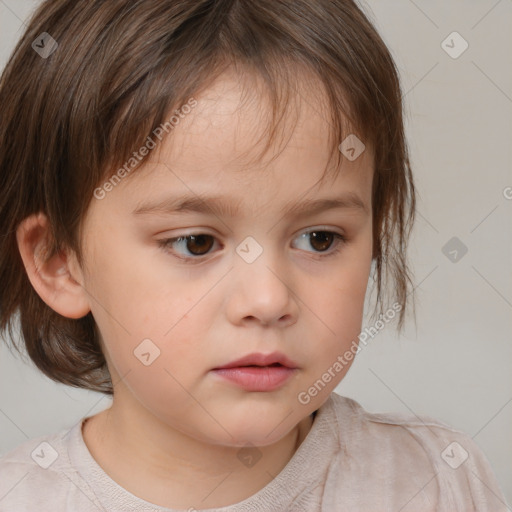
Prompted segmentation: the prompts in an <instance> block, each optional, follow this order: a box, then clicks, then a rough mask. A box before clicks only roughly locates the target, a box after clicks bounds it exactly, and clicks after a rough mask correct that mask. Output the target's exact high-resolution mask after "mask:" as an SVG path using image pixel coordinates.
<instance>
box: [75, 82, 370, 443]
mask: <svg viewBox="0 0 512 512" xmlns="http://www.w3.org/2000/svg"><path fill="white" fill-rule="evenodd" d="M319 90H320V89H316V90H312V89H308V90H304V91H303V92H302V93H301V94H302V99H301V101H300V116H299V118H298V119H297V124H296V125H295V126H294V124H293V122H292V123H290V122H287V132H286V134H285V135H286V137H289V136H291V138H290V139H289V141H288V144H287V145H286V148H285V149H284V151H283V152H282V153H281V154H279V156H278V157H277V158H276V159H275V160H274V161H273V162H269V155H273V154H274V153H273V152H271V153H269V154H268V155H266V156H265V159H264V161H260V162H259V163H258V164H257V165H255V164H254V161H252V163H248V162H249V160H254V155H255V153H254V152H251V148H252V145H253V144H254V143H255V141H256V140H257V139H258V138H259V137H260V136H261V134H262V131H261V130H263V129H265V127H266V126H267V123H266V119H262V117H260V114H261V113H262V112H267V110H266V106H265V105H264V104H263V103H259V101H261V100H257V99H255V98H257V97H256V96H254V97H253V98H252V99H254V101H244V103H243V105H241V104H240V101H241V99H242V89H241V87H240V85H239V82H238V80H237V79H236V78H235V77H233V76H231V75H224V76H223V77H222V79H220V80H218V81H217V82H216V83H215V84H214V86H212V87H211V88H210V89H209V90H208V91H207V92H206V93H204V94H202V95H201V96H198V97H197V98H196V99H197V105H196V106H195V108H193V109H192V112H190V113H189V114H187V115H185V114H183V113H182V116H183V118H180V121H179V124H178V125H177V126H176V127H175V128H174V129H173V131H172V138H170V139H167V140H166V139H164V141H163V142H161V143H159V146H158V148H156V149H154V150H153V153H152V154H151V155H150V161H149V163H148V164H147V165H146V166H145V167H144V168H141V169H137V171H134V173H133V174H132V175H129V176H127V177H126V178H124V179H122V180H121V182H120V183H119V184H117V185H116V186H115V187H112V190H111V191H109V192H108V193H106V194H105V197H104V198H103V199H93V200H92V203H91V206H90V209H89V211H88V215H87V217H86V219H85V229H84V233H85V234H84V237H85V239H84V247H85V253H84V256H85V261H86V268H87V269H88V271H85V270H84V271H82V274H81V276H82V284H83V286H84V288H85V290H86V291H87V295H88V297H89V300H90V308H91V311H92V314H93V316H94V318H95V320H96V322H97V325H98V328H99V331H100V333H101V337H102V340H103V344H104V350H105V352H106V357H107V361H108V364H109V369H110V372H111V374H112V379H113V382H114V386H115V388H114V389H115V391H114V393H115V398H114V404H113V408H112V409H113V410H117V411H120V412H122V416H123V418H125V419H126V420H128V421H129V419H130V418H141V417H143V416H144V417H146V418H148V417H149V418H153V419H155V418H156V419H157V420H158V422H159V424H160V422H162V423H161V424H163V425H164V426H165V427H169V428H171V429H174V430H177V431H179V432H181V433H182V434H186V435H188V436H192V437H194V438H195V439H199V440H202V441H206V442H209V443H214V444H220V445H230V446H243V445H245V444H246V443H251V444H253V445H259V446H266V445H269V444H271V443H274V442H276V441H278V440H279V439H281V438H282V437H283V436H284V435H286V434H287V433H289V432H290V431H291V430H292V429H293V428H294V427H295V426H296V425H297V424H298V423H299V422H300V421H301V420H303V419H304V418H306V417H307V416H308V415H310V414H311V413H312V412H313V411H314V410H315V409H317V408H318V407H320V406H321V405H322V404H323V403H324V402H325V400H326V399H327V398H328V395H329V393H330V392H331V391H332V390H333V389H334V388H335V387H336V385H337V384H338V383H339V382H340V381H341V379H342V378H343V376H344V375H345V373H346V371H347V370H348V367H349V364H350V363H348V364H345V365H344V366H343V365H341V366H342V368H340V363H338V365H336V364H335V363H336V361H338V357H339V356H343V354H344V353H345V352H346V351H347V350H348V349H349V348H350V347H351V346H352V347H353V346H354V345H353V343H354V341H357V336H358V334H359V333H360V331H361V324H362V315H363V306H364V298H365V293H366V289H367V284H368V277H369V273H370V268H371V257H372V212H371V188H372V177H373V156H372V155H371V152H370V150H369V148H368V147H367V149H366V150H365V151H364V152H363V153H362V154H361V155H360V156H359V157H358V158H357V159H355V160H353V161H350V160H349V159H348V158H344V159H343V164H342V167H341V168H340V170H339V172H338V173H337V176H336V177H335V178H334V179H329V180H327V181H325V182H323V183H321V184H320V183H319V180H320V177H321V175H322V174H323V170H324V167H325V165H326V163H327V160H328V156H329V147H328V145H327V144H328V134H329V128H330V127H329V124H328V122H327V121H326V119H329V117H328V116H327V115H322V113H321V112H320V103H319V99H318V91H319ZM308 91H309V92H308ZM243 99H244V100H246V99H247V98H245V97H244V98H243ZM187 110H188V109H187ZM292 118H293V116H292ZM292 120H293V119H292ZM154 140H155V141H157V142H158V139H157V138H154ZM284 140H285V141H286V140H288V138H285V139H284ZM341 142H342V141H340V143H341ZM257 150H261V146H260V147H257V148H256V149H255V151H257ZM185 197H186V198H188V199H187V200H186V201H187V202H186V203H185V204H184V206H182V207H181V208H180V209H178V205H179V203H182V202H184V201H185V199H184V198H185ZM355 197H357V198H359V199H360V201H361V203H362V204H363V205H364V206H363V207H358V206H355V205H354V203H353V201H351V202H349V201H350V199H353V198H355ZM199 198H201V200H202V201H199ZM335 201H337V202H338V203H336V204H337V206H336V204H335ZM341 201H344V203H343V204H344V205H345V206H343V205H341ZM156 203H159V204H161V205H163V206H162V208H160V209H159V210H152V209H151V207H150V206H148V205H151V204H156ZM340 205H341V206H340ZM143 207H144V209H143ZM137 210H140V211H139V213H137V212H136V211H137ZM342 237H343V238H345V239H346V241H343V238H342ZM274 352H280V353H281V354H282V355H284V356H285V357H286V358H287V359H288V360H289V362H288V364H289V365H291V366H292V367H294V369H293V370H286V369H284V368H280V369H279V368H278V369H276V368H274V369H270V370H269V369H262V368H259V369H255V368H253V369H252V370H249V369H247V368H245V369H240V370H231V371H230V372H224V373H223V372H220V371H218V370H216V369H218V368H219V367H223V366H225V365H228V364H229V363H231V362H233V361H235V360H237V359H240V358H242V357H244V356H246V355H248V354H254V353H260V354H264V355H266V354H271V353H274ZM251 375H252V376H251ZM228 376H231V377H237V376H238V377H240V379H241V381H240V382H235V381H233V380H230V379H229V378H227V377H228ZM315 386H316V387H315ZM312 387H314V389H313V390H312V391H311V388H312Z"/></svg>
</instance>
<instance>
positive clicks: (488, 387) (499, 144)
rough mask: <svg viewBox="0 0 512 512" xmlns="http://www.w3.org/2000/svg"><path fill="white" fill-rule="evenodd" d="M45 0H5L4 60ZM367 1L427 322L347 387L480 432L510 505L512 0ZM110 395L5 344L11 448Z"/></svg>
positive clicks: (3, 401)
mask: <svg viewBox="0 0 512 512" xmlns="http://www.w3.org/2000/svg"><path fill="white" fill-rule="evenodd" d="M38 3H39V2H38V1H35V0H32V1H30V0H0V48H1V49H0V69H1V68H3V66H4V65H5V62H6V60H7V58H8V55H9V53H10V51H11V50H12V48H13V47H14V44H15V42H16V41H17V39H18V38H19V37H20V35H21V31H22V29H23V24H24V21H25V20H26V19H27V17H28V15H29V13H30V12H31V10H32V9H33V8H34V7H35V6H36V5H37V4H38ZM366 5H367V7H366V8H365V10H366V12H367V14H368V15H369V16H370V18H371V19H372V21H373V22H374V23H375V25H376V27H377V29H378V30H379V32H380V33H381V35H382V37H383V38H384V40H385V42H386V43H387V44H388V46H389V47H390V49H391V51H392V54H393V56H394V58H395V60H396V62H397V65H398V67H399V69H400V73H401V76H402V81H403V88H404V92H406V95H405V99H406V109H407V110H406V117H407V119H406V123H407V126H406V129H407V136H408V140H409V145H410V150H411V157H412V165H413V171H414V173H415V179H416V184H417V187H418V193H419V204H418V211H419V215H418V219H417V223H416V227H415V230H414V232H413V238H412V241H411V246H410V247H411V255H410V258H411V262H412V269H413V272H414V274H415V280H414V282H415V285H416V291H417V297H418V304H417V306H418V307H417V311H418V314H417V319H418V322H417V328H416V327H415V326H414V323H413V322H412V321H410V322H409V323H408V326H407V328H406V330H405V332H404V334H403V335H402V336H401V337H397V336H396V333H395V331H394V327H393V326H392V325H389V326H387V327H385V328H384V329H383V330H381V331H380V332H379V334H378V335H377V336H376V337H375V338H373V339H372V340H371V341H370V342H369V343H368V345H367V346H366V347H364V348H363V349H362V350H361V352H360V353H359V355H358V357H357V359H356V362H355V364H354V365H353V367H352V369H351V370H350V372H349V373H348V375H347V376H346V378H345V379H344V380H343V381H342V383H341V384H340V386H339V387H338V388H337V392H338V393H340V394H343V395H346V396H349V397H352V398H354V399H356V400H357V401H358V402H359V403H361V405H363V407H365V408H366V409H368V410H370V411H373V412H387V411H396V412H404V413H414V414H417V415H428V416H432V417H435V418H438V419H440V420H441V421H444V422H446V423H448V424H450V425H452V426H454V427H456V428H459V429H461V430H464V431H466V432H468V433H469V434H470V435H471V436H472V437H473V438H474V440H475V441H476V442H477V443H478V445H479V446H480V447H481V449H482V450H483V452H484V453H485V454H486V456H487V458H488V459H489V461H490V463H491V465H492V467H493V469H494V471H495V473H496V475H497V477H498V479H499V481H500V484H501V486H502V489H503V490H504V492H505V495H506V497H507V500H508V501H509V503H512V477H511V474H512V435H511V432H512V403H511V402H512V371H511V363H512V343H511V334H510V333H511V330H512V329H511V328H512V314H511V313H512V272H511V268H512V265H511V262H512V243H511V241H512V199H507V197H506V196H507V195H508V197H512V189H509V190H510V193H509V194H507V193H506V190H507V187H512V171H511V169H512V165H511V164H512V159H511V147H512V144H511V141H512V66H511V62H510V59H509V58H507V49H510V48H512V30H511V26H512V25H511V23H512V2H511V1H510V0H500V1H496V0H479V1H455V0H450V1H446V0H445V1H442V0H435V1H434V0H429V1H426V0H423V1H420V0H415V1H414V2H413V1H412V0H398V1H393V2H392V1H390V0H386V1H382V0H371V1H368V2H367V3H366ZM453 31H457V32H458V33H459V34H460V35H461V36H462V37H463V38H464V39H465V40H466V41H467V42H468V44H469V47H468V49H467V50H466V51H465V52H464V53H462V54H461V55H460V56H459V57H458V58H452V57H451V56H449V55H448V54H447V53H446V52H445V50H444V49H443V47H442V42H443V41H444V40H445V39H446V38H447V36H448V35H449V34H451V33H452V32H453ZM448 41H450V40H448ZM449 44H452V43H451V42H449ZM453 46H454V49H453V50H452V51H454V50H457V49H458V48H461V46H460V43H459V42H458V41H457V40H456V39H455V40H454V43H453ZM452 237H457V239H458V240H459V241H458V242H457V243H458V244H459V245H460V244H464V245H465V246H466V247H467V249H468V252H467V253H466V254H465V255H464V256H463V257H462V258H460V259H459V260H458V261H457V262H455V263H454V262H453V261H451V260H450V259H449V258H448V257H447V256H445V254H444V253H443V251H442V249H443V247H444V246H445V244H447V242H448V241H449V240H450V239H452ZM450 250H451V249H450ZM445 252H447V251H445ZM459 254H460V253H459ZM367 317H368V315H367ZM367 317H366V318H367ZM369 325H370V324H369V322H367V321H366V320H365V323H364V324H363V327H366V326H369ZM109 405H110V400H109V399H108V398H106V397H103V396H102V395H99V394H96V393H93V392H88V391H84V390H77V389H73V388H69V387H67V386H63V385H60V384H56V383H54V382H52V381H50V380H49V379H47V378H46V377H44V376H42V374H39V372H38V371H36V370H35V369H34V366H33V365H32V364H31V363H23V362H22V361H20V360H18V359H15V358H13V356H12V355H11V354H10V352H9V351H8V350H7V349H6V348H5V347H4V346H3V344H2V346H1V347H0V433H1V435H0V453H5V452H7V451H9V450H10V449H12V448H14V447H15V446H17V445H18V444H20V443H22V442H23V441H25V440H26V439H29V438H33V437H36V436H39V435H43V434H47V433H53V432H56V431H58V430H60V429H62V428H65V427H69V426H70V425H71V424H73V423H75V422H77V421H78V420H79V419H80V418H81V417H83V416H89V415H91V414H94V413H95V412H98V411H100V410H103V409H104V408H106V407H108V406H109Z"/></svg>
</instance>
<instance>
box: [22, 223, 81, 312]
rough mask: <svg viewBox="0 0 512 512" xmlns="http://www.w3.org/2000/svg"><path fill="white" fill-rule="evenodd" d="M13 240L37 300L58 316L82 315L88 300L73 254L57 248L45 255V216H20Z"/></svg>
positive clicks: (46, 234) (46, 240)
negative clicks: (48, 256) (53, 253)
mask: <svg viewBox="0 0 512 512" xmlns="http://www.w3.org/2000/svg"><path fill="white" fill-rule="evenodd" d="M16 240H17V242H18V248H19V251H20V254H21V258H22V260H23V264H24V265H25V269H26V271H27V275H28V278H29V280H30V282H31V283H32V286H33V287H34V289H35V290H36V292H37V294H38V295H39V296H40V297H41V299H42V300H43V301H44V302H45V303H46V304H48V306H50V307H51V308H52V309H53V310H54V311H56V312H57V313H59V314H61V315H62V316H65V317H68V318H82V317H83V316H85V315H86V314H87V313H88V312H89V311H90V307H89V300H88V296H87V292H86V290H85V288H84V287H83V284H82V283H83V275H82V271H81V269H80V267H79V265H78V264H77V263H76V257H75V255H74V253H72V251H68V252H66V251H59V252H58V253H57V254H55V255H53V256H52V257H51V258H46V255H47V253H48V251H49V249H50V248H49V245H48V241H49V240H50V232H49V222H48V219H47V217H46V215H44V214H43V213H38V214H34V215H31V216H30V217H27V218H26V219H24V220H23V221H22V222H21V223H20V225H19V226H18V228H17V230H16Z"/></svg>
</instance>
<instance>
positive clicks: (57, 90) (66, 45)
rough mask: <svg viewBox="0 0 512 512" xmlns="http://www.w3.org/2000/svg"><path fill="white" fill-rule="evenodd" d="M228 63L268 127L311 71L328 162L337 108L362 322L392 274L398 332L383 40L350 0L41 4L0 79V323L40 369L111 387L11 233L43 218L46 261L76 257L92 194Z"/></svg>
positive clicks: (403, 163) (404, 272) (76, 325)
mask: <svg viewBox="0 0 512 512" xmlns="http://www.w3.org/2000/svg"><path fill="white" fill-rule="evenodd" d="M43 32H47V33H49V34H50V35H51V36H52V37H53V38H54V39H55V40H56V41H57V43H58V47H57V49H56V50H55V51H54V52H53V53H52V54H51V55H49V56H47V58H43V57H42V56H40V55H38V53H37V52H36V51H35V49H33V48H32V47H31V45H32V42H33V41H35V40H36V38H38V40H39V38H40V34H42V33H43ZM227 66H234V67H237V66H238V67H239V68H240V69H242V70H243V71H246V72H249V71H250V72H255V73H258V75H259V76H262V77H263V78H264V80H265V82H266V84H267V85H268V90H269V91H270V92H271V93H272V96H271V97H272V100H273V102H272V106H273V115H274V117H273V118H272V119H273V121H275V119H279V117H280V116H278V115H277V114H279V113H280V114H282V113H284V112H285V110H286V106H287V98H284V96H283V95H282V94H281V92H282V91H285V92H286V91H288V90H289V89H290V83H291V80H292V78H293V77H297V76H299V75H301V74H302V73H303V72H304V71H306V72H312V73H313V75H314V76H316V77H318V78H319V79H320V80H321V81H322V83H323V84H324V86H325V91H326V92H327V97H328V100H329V105H330V109H329V111H330V113H331V119H330V120H327V121H329V122H330V124H331V127H332V128H333V130H332V132H331V139H330V142H331V143H332V154H331V158H332V155H336V156H337V158H338V162H339V161H340V158H342V154H341V152H340V151H339V150H338V146H339V144H340V142H341V141H342V140H343V139H344V138H345V137H346V136H347V134H348V133H350V132H347V131H346V130H345V125H344V121H343V116H345V119H348V120H350V123H351V126H352V127H353V131H354V133H357V134H358V136H359V137H360V138H362V140H363V141H364V142H365V143H367V144H371V145H372V147H373V149H374V157H375V170H374V177H373V188H372V208H373V225H374V232H373V247H374V254H373V258H374V260H373V263H374V264H375V270H376V279H375V281H374V284H375V283H376V284H377V301H376V304H375V310H374V316H373V318H376V312H377V306H378V305H379V304H380V310H379V312H380V313H381V317H382V312H383V307H382V290H384V291H386V292H389V287H388V286H387V282H388V277H387V276H388V274H390V275H391V277H392V278H393V281H394V286H393V288H392V289H393V293H394V298H395V300H396V302H398V303H399V304H400V305H401V306H402V309H401V310H400V315H399V322H398V327H399V330H401V329H402V325H403V321H404V315H405V311H406V304H407V296H408V295H409V292H408V289H409V284H411V285H412V281H411V278H410V270H409V269H408V266H407V261H406V247H407V242H408V238H409V236H410V230H411V229H412V225H413V221H414V214H415V188H414V184H413V178H412V173H411V169H410V164H409V157H408V150H407V144H406V140H405V135H404V126H403V113H402V109H403V104H402V94H401V90H400V83H399V77H398V72H397V69H396V67H395V64H394V61H393V59H392V57H391V54H390V52H389V50H388V49H387V48H386V45H385V44H384V42H383V41H382V39H381V37H380V36H379V35H378V33H377V31H376V30H375V28H374V27H373V26H372V24H371V22H370V21H369V19H368V18H367V16H366V15H365V14H364V13H363V12H362V10H361V9H360V8H359V7H358V6H357V5H356V4H355V3H354V2H353V1H352V0H180V1H177V0H158V1H156V0H109V1H108V2H105V1H103V0H47V1H45V2H43V3H42V4H41V5H40V7H39V8H38V9H37V10H36V12H35V13H34V15H33V16H32V19H31V21H30V23H29V25H28V28H27V30H26V32H25V34H24V35H23V37H22V38H21V40H20V41H19V42H18V44H17V46H16V48H15V50H14V52H13V54H12V56H11V58H10V60H9V61H8V63H7V66H6V68H5V70H4V72H3V74H2V77H1V79H0V112H1V113H2V117H1V122H0V187H1V194H0V232H1V233H2V235H3V236H2V237H1V238H0V282H1V283H2V286H1V288H0V329H2V331H5V330H6V329H7V328H8V330H9V336H10V339H11V340H12V342H13V344H14V346H15V347H16V348H17V349H18V351H20V349H19V347H18V346H17V345H16V342H15V340H16V336H15V335H13V332H12V328H13V323H12V322H13V318H14V315H15V313H17V312H19V321H20V325H21V334H22V338H23V340H24V343H25V346H26V348H27V352H28V355H29V356H30V358H31V359H32V360H33V362H34V363H35V364H36V366H37V367H38V368H39V369H40V370H41V371H42V372H43V373H44V374H45V375H47V376H48V377H50V378H51V379H53V380H55V381H58V382H62V383H65V384H67V385H71V386H76V387H83V388H86V389H91V390H94V391H99V392H102V393H106V394H112V393H113V389H112V382H111V379H110V375H109V372H108V368H107V366H106V361H105V358H104V356H103V353H102V350H101V347H100V343H99V336H98V332H97V329H96V324H95V321H94V318H93V317H92V314H91V313H90V312H89V313H88V314H87V315H86V316H84V317H83V318H80V319H71V318H65V317H63V316H61V315H59V314H58V313H56V312H55V311H53V310H52V309H51V308H50V307H49V306H47V305H46V304H45V303H44V302H43V301H42V300H41V298H40V297H39V295H38V294H37V293H36V291H35V290H34V288H33V287H32V285H31V283H30V281H29V279H28V276H27V273H26V271H25V268H24V265H23V261H22V259H21V256H20V253H19V249H18V246H17V241H16V228H17V227H18V225H19V224H20V222H21V221H22V220H23V219H25V218H26V217H28V216H30V215H31V214H34V213H37V212H43V213H44V214H46V215H47V217H48V219H49V222H50V226H51V237H52V239H51V240H50V242H51V247H50V249H49V251H48V257H51V256H52V255H54V254H55V253H56V252H57V251H58V250H60V249H61V248H62V247H68V248H70V249H72V250H73V251H74V252H75V253H76V255H77V259H78V261H79V263H80V264H81V265H83V263H84V262H83V260H82V252H81V226H82V220H83V218H84V214H85V213H86V211H87V209H88V206H89V204H90V201H91V200H92V198H93V193H94V190H95V188H96V187H98V185H100V184H101V183H102V182H103V181H104V180H105V177H106V176H108V175H109V174H110V173H111V172H112V169H115V168H117V167H118V166H121V165H123V163H124V162H126V161H127V159H129V158H130V156H131V154H132V153H133V151H134V149H135V148H140V147H141V146H142V144H143V143H144V141H146V139H147V137H148V134H151V133H153V131H154V130H155V129H156V128H157V127H158V126H159V125H161V124H162V123H163V122H164V121H165V120H166V119H167V117H166V114H167V115H168V113H169V112H170V111H171V110H173V109H175V108H177V107H178V106H180V105H183V104H185V103H187V101H188V100H189V98H191V97H193V95H196V94H198V93H199V92H200V91H201V90H204V89H206V88H207V87H208V85H209V84H211V83H212V81H213V80H214V79H215V78H216V77H217V76H219V75H220V74H221V73H222V72H223V71H224V70H225V69H226V67H227ZM299 69H300V70H301V71H299ZM281 86H282V88H281ZM272 127H273V129H272V130H271V131H270V134H271V136H270V138H269V145H270V141H271V140H272V138H273V136H274V134H275V124H274V123H273V124H272ZM267 147H269V146H267ZM384 270H385V271H386V272H385V277H386V279H385V283H386V285H385V286H384V285H383V279H382V277H383V271H384ZM412 291H414V290H412ZM18 339H19V338H18Z"/></svg>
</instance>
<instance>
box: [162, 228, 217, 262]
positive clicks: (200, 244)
mask: <svg viewBox="0 0 512 512" xmlns="http://www.w3.org/2000/svg"><path fill="white" fill-rule="evenodd" d="M214 240H215V238H214V237H213V236H211V235H206V234H199V235H187V236H179V237H176V238H167V239H165V240H160V241H159V242H158V245H159V246H160V247H162V248H163V249H165V250H168V249H171V250H172V252H176V253H178V254H181V257H183V258H185V259H186V258H188V257H190V256H203V255H205V254H207V253H208V252H209V251H210V249H211V248H212V246H213V243H214ZM176 248H180V250H179V251H178V250H177V249H176ZM183 251H185V252H183Z"/></svg>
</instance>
